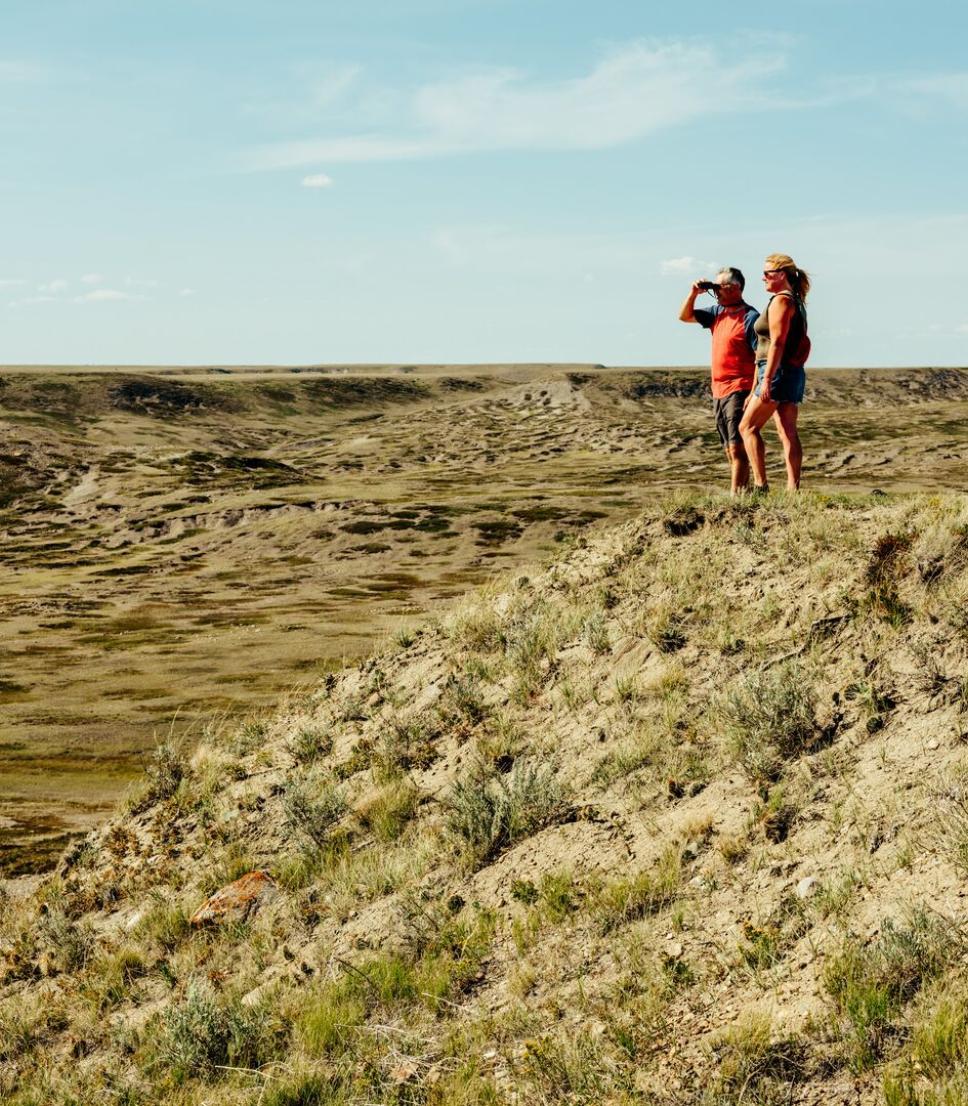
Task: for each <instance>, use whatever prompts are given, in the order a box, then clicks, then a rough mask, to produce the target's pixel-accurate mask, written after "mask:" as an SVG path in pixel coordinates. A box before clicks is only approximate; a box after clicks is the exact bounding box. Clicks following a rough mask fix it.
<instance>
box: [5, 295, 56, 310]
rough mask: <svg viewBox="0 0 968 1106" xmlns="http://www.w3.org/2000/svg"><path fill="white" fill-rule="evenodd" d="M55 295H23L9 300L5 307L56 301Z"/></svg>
mask: <svg viewBox="0 0 968 1106" xmlns="http://www.w3.org/2000/svg"><path fill="white" fill-rule="evenodd" d="M57 302H59V301H58V299H57V297H56V296H24V297H23V298H22V299H19V300H11V301H10V302H9V303H8V304H7V307H31V306H33V305H34V304H37V303H57Z"/></svg>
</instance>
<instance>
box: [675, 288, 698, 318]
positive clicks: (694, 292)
mask: <svg viewBox="0 0 968 1106" xmlns="http://www.w3.org/2000/svg"><path fill="white" fill-rule="evenodd" d="M701 283H702V281H701V280H694V281H693V282H692V287H691V288H690V289H689V295H688V296H686V298H685V300H683V303H682V307H680V308H679V322H681V323H694V322H695V321H696V315H695V312H694V311H693V308H694V307H695V306H696V297H697V296H701V295H702V289H701V288H700V287H699V285H700V284H701Z"/></svg>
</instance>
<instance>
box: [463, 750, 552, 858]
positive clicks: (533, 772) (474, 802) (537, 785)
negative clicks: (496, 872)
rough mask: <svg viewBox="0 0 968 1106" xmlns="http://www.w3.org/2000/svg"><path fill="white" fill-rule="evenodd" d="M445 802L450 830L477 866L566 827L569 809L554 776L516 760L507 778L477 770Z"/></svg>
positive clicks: (492, 770) (486, 768)
mask: <svg viewBox="0 0 968 1106" xmlns="http://www.w3.org/2000/svg"><path fill="white" fill-rule="evenodd" d="M445 802H446V806H447V811H448V817H447V824H448V828H449V829H450V831H451V833H453V834H454V836H455V837H457V838H458V839H459V840H460V841H461V842H462V844H463V845H464V847H465V848H466V850H467V852H468V854H469V858H470V859H471V861H472V862H473V863H475V864H478V865H479V864H484V863H486V862H487V861H489V860H492V859H493V858H494V857H495V856H497V855H498V854H499V853H500V852H502V851H503V850H504V849H506V848H508V847H509V846H511V845H513V844H514V843H515V842H517V841H520V840H522V839H523V838H525V837H528V836H530V835H531V834H532V833H536V832H537V831H538V830H540V829H543V828H544V827H545V826H548V825H551V824H552V823H554V822H559V821H562V820H563V819H564V818H565V817H566V816H567V815H568V814H569V812H570V809H571V807H570V804H569V803H568V801H567V798H566V796H565V793H564V791H563V789H562V787H561V786H560V785H559V783H558V781H557V780H556V779H555V775H554V772H553V770H552V769H551V768H550V767H548V766H546V765H534V764H531V763H529V762H528V761H525V760H516V761H515V762H514V765H513V766H512V768H511V771H510V772H509V773H507V774H506V775H503V774H501V773H500V772H498V771H497V770H496V769H495V768H493V767H492V766H490V765H484V764H480V765H477V766H476V767H475V768H474V770H473V771H472V772H471V774H470V775H469V776H467V777H465V778H464V779H463V780H458V781H457V782H456V783H455V784H454V787H453V789H452V790H451V792H450V794H449V795H448V796H447V798H446V800H445Z"/></svg>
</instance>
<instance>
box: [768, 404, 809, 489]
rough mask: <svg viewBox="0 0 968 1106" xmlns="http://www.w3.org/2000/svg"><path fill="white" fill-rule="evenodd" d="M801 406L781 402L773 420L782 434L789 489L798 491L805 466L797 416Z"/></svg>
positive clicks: (778, 431)
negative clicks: (801, 471)
mask: <svg viewBox="0 0 968 1106" xmlns="http://www.w3.org/2000/svg"><path fill="white" fill-rule="evenodd" d="M799 414H800V407H799V405H798V404H796V403H781V404H780V405H779V407H777V409H776V414H775V415H774V416H773V421H774V422H775V423H776V429H777V433H778V434H779V435H780V443H781V444H782V446H783V459H784V461H785V462H786V470H787V490H788V491H791V492H795V491H798V490H799V488H800V469H801V468H802V466H803V447H802V446H801V445H800V434H799V432H798V431H797V418H798V416H799Z"/></svg>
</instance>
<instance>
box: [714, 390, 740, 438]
mask: <svg viewBox="0 0 968 1106" xmlns="http://www.w3.org/2000/svg"><path fill="white" fill-rule="evenodd" d="M748 395H749V392H732V393H731V394H730V395H728V396H726V397H725V398H724V399H714V400H713V410H714V411H715V412H716V429H717V430H718V431H719V440H720V441H721V442H722V443H723V447H724V448H725V447H726V446H731V445H742V444H743V439H742V438H741V437H740V433H739V424H740V420H741V419H742V417H743V404H744V403H745V402H746V397H747V396H748Z"/></svg>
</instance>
